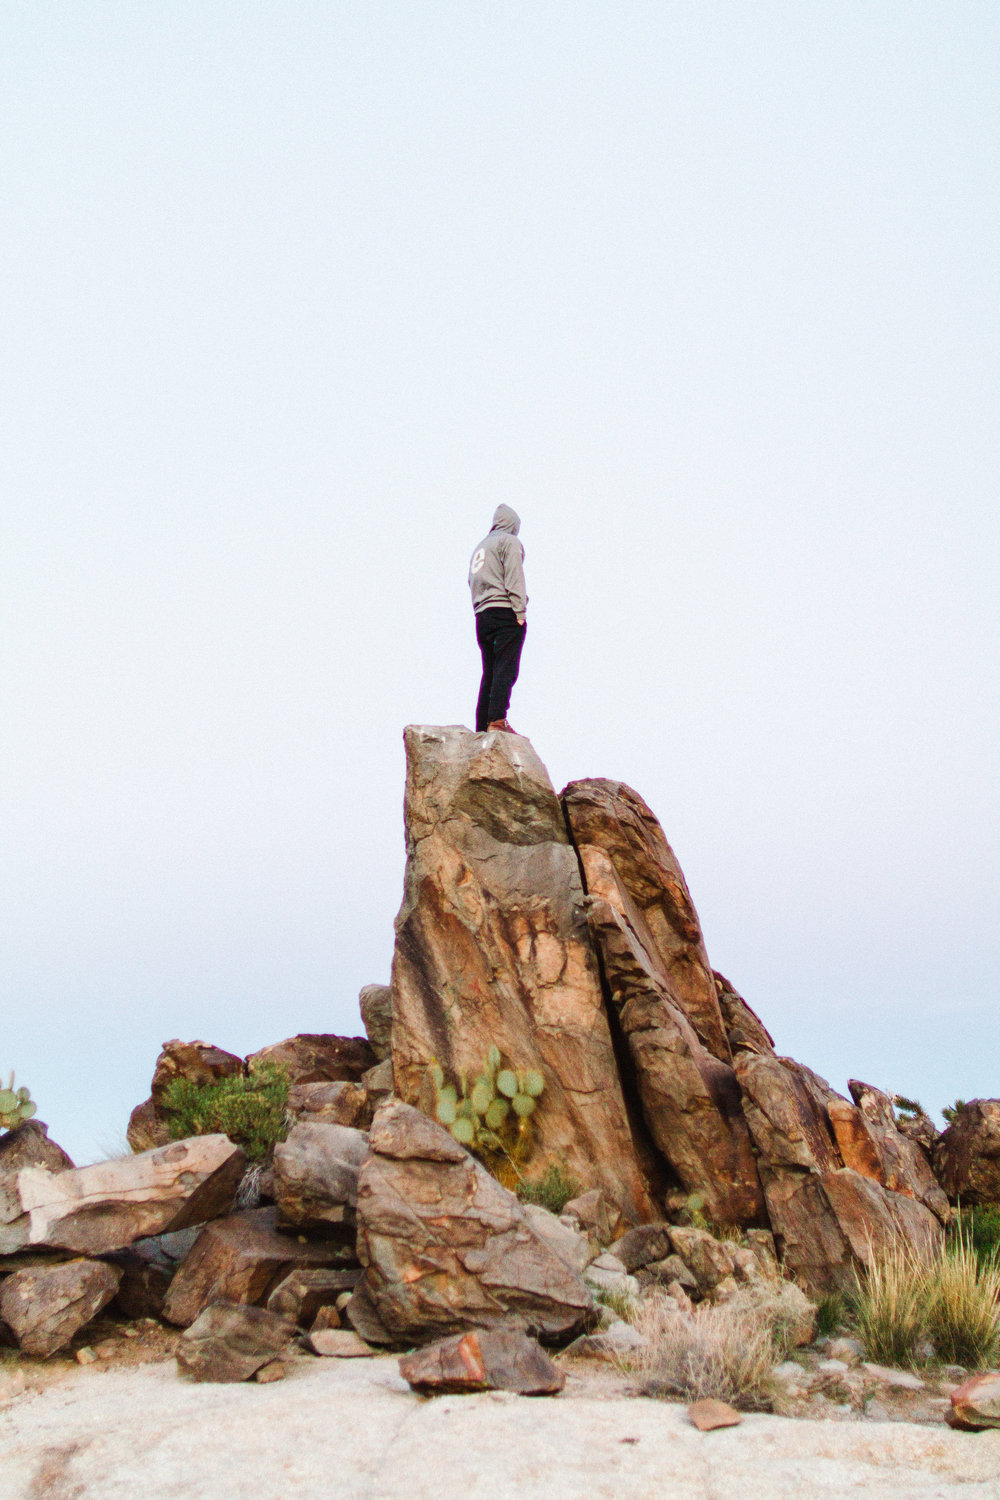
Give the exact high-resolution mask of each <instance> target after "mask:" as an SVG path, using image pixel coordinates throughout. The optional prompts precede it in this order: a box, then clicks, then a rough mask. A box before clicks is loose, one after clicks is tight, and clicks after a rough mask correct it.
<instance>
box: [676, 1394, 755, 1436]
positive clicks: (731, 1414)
mask: <svg viewBox="0 0 1000 1500" xmlns="http://www.w3.org/2000/svg"><path fill="white" fill-rule="evenodd" d="M687 1414H688V1421H689V1422H690V1423H691V1425H692V1426H693V1427H697V1429H698V1431H699V1432H714V1431H715V1429H716V1428H717V1427H738V1426H739V1425H740V1423H741V1422H742V1421H743V1418H742V1417H741V1415H740V1413H739V1412H738V1411H736V1410H735V1409H734V1408H733V1407H732V1406H730V1405H729V1403H728V1402H727V1401H716V1400H715V1398H714V1397H713V1396H707V1397H706V1398H705V1400H704V1401H693V1402H692V1403H691V1405H690V1406H689V1407H688V1409H687Z"/></svg>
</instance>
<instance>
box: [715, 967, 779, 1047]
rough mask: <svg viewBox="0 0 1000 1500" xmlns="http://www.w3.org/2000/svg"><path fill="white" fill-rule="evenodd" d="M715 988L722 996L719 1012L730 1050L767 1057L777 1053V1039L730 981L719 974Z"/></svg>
mask: <svg viewBox="0 0 1000 1500" xmlns="http://www.w3.org/2000/svg"><path fill="white" fill-rule="evenodd" d="M715 987H716V990H717V991H718V995H719V1010H720V1012H721V1014H722V1021H723V1025H724V1026H725V1028H726V1038H727V1040H728V1042H729V1046H730V1049H731V1051H732V1052H733V1053H736V1052H740V1051H743V1052H760V1053H762V1054H763V1055H764V1056H765V1057H767V1056H772V1055H773V1053H774V1037H773V1036H772V1035H771V1033H770V1032H769V1031H768V1029H767V1027H766V1026H765V1025H764V1023H763V1021H762V1020H761V1019H760V1016H758V1014H757V1012H756V1011H755V1010H752V1009H751V1008H750V1006H749V1005H748V1004H747V1002H746V1001H745V1000H744V998H743V996H742V995H741V994H739V992H738V991H737V990H735V989H733V986H732V985H731V984H730V983H729V980H728V979H726V978H724V977H723V975H722V974H720V973H719V972H718V971H717V970H716V971H715Z"/></svg>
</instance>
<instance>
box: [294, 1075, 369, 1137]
mask: <svg viewBox="0 0 1000 1500" xmlns="http://www.w3.org/2000/svg"><path fill="white" fill-rule="evenodd" d="M287 1109H288V1113H289V1114H290V1115H294V1116H295V1118H296V1119H297V1120H300V1121H301V1122H302V1123H303V1124H304V1125H348V1126H350V1127H351V1129H353V1130H367V1129H368V1127H369V1125H370V1124H371V1122H372V1114H373V1110H372V1104H371V1100H370V1099H369V1097H368V1090H367V1089H366V1088H364V1086H363V1085H362V1084H360V1083H344V1082H342V1083H296V1084H293V1086H292V1087H291V1088H290V1089H289V1091H288V1105H287Z"/></svg>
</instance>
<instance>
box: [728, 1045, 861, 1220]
mask: <svg viewBox="0 0 1000 1500" xmlns="http://www.w3.org/2000/svg"><path fill="white" fill-rule="evenodd" d="M736 1077H737V1079H738V1080H739V1085H740V1088H741V1089H742V1091H743V1111H744V1114H745V1115H746V1118H747V1122H748V1124H749V1126H750V1130H751V1133H752V1134H753V1138H754V1141H755V1143H756V1145H757V1149H758V1152H759V1155H760V1160H761V1162H766V1163H767V1165H768V1166H769V1167H806V1168H807V1169H808V1170H810V1171H812V1172H835V1171H836V1170H837V1168H838V1167H840V1165H841V1159H840V1155H839V1153H838V1151H837V1147H836V1143H835V1141H834V1139H833V1134H832V1131H831V1128H830V1124H829V1120H828V1118H827V1115H826V1110H825V1109H824V1107H823V1101H822V1100H820V1099H817V1097H816V1084H817V1080H816V1078H815V1075H811V1074H810V1073H809V1071H808V1069H805V1068H802V1067H800V1065H799V1064H798V1063H796V1062H793V1060H792V1059H791V1058H790V1057H762V1056H755V1055H754V1054H752V1053H749V1052H744V1053H741V1055H740V1056H739V1057H738V1058H737V1060H736ZM829 1093H830V1096H831V1097H836V1096H834V1095H833V1090H832V1089H831V1090H830V1091H829ZM845 1102H846V1101H845ZM765 1191H766V1188H765ZM773 1227H775V1226H774V1224H773V1220H772V1228H773Z"/></svg>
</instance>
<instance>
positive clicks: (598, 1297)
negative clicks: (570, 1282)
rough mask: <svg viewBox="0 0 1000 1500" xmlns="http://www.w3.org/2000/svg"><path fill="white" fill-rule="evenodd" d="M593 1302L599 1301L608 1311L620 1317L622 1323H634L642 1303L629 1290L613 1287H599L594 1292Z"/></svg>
mask: <svg viewBox="0 0 1000 1500" xmlns="http://www.w3.org/2000/svg"><path fill="white" fill-rule="evenodd" d="M594 1300H595V1302H600V1304H601V1306H602V1307H606V1308H607V1309H608V1311H609V1312H613V1313H614V1314H615V1316H616V1317H618V1318H621V1319H622V1321H623V1322H624V1323H634V1322H635V1320H636V1318H637V1317H638V1315H639V1309H640V1307H641V1306H642V1304H641V1303H640V1302H639V1301H637V1299H636V1298H635V1297H633V1296H632V1293H631V1292H626V1291H618V1290H617V1289H615V1288H613V1287H599V1288H598V1289H597V1290H596V1291H595V1292H594Z"/></svg>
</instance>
